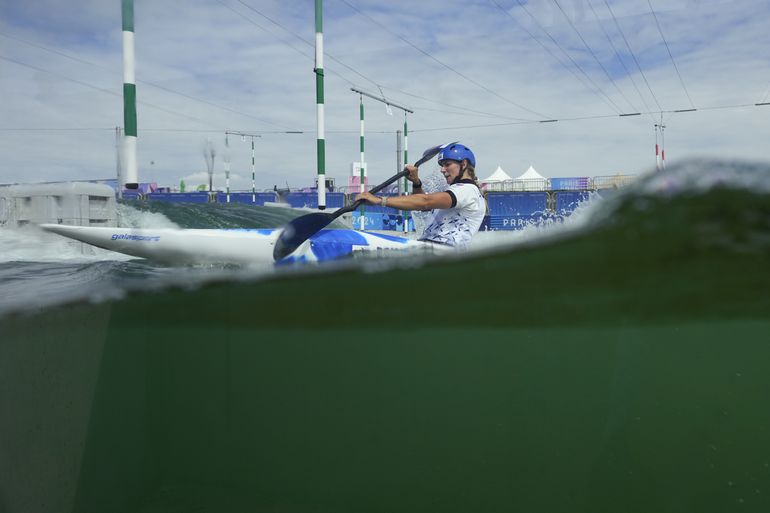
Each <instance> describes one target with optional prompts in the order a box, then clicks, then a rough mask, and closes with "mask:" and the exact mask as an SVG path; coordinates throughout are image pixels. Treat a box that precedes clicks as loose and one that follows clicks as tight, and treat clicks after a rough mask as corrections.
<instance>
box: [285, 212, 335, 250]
mask: <svg viewBox="0 0 770 513" xmlns="http://www.w3.org/2000/svg"><path fill="white" fill-rule="evenodd" d="M334 219H335V216H333V215H331V214H322V213H317V214H316V213H313V214H307V215H304V216H300V217H297V218H295V219H292V220H291V221H289V223H288V224H287V225H286V226H285V227H284V229H283V231H282V232H281V235H279V236H278V240H277V241H276V242H275V247H274V248H273V260H276V261H278V260H280V259H282V258H284V257H287V256H289V255H291V254H292V253H294V251H295V250H296V249H297V248H298V247H300V246H301V245H302V243H303V242H305V241H306V240H308V239H309V238H310V237H312V236H313V234H315V233H316V232H318V231H319V230H322V229H323V228H324V227H326V226H328V225H329V223H331V222H332V221H333V220H334Z"/></svg>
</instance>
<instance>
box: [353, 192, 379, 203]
mask: <svg viewBox="0 0 770 513" xmlns="http://www.w3.org/2000/svg"><path fill="white" fill-rule="evenodd" d="M358 200H362V201H363V202H364V203H367V204H369V205H379V204H380V198H378V197H377V196H375V195H374V194H372V193H371V192H362V193H361V194H357V195H356V201H358Z"/></svg>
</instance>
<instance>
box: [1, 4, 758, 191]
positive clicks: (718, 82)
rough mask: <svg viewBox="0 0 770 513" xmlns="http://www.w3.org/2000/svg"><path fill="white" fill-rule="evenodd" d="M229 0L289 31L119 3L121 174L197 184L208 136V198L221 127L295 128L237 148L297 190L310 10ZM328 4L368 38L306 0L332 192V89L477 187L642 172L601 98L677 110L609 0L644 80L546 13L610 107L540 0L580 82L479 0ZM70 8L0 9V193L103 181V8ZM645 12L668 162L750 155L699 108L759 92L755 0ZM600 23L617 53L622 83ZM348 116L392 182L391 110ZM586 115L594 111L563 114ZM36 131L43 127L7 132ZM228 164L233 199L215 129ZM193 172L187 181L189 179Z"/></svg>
mask: <svg viewBox="0 0 770 513" xmlns="http://www.w3.org/2000/svg"><path fill="white" fill-rule="evenodd" d="M244 1H245V2H246V3H247V4H249V5H251V6H253V7H254V8H255V9H258V10H259V11H261V12H263V13H264V14H266V15H267V16H270V17H271V18H272V19H274V20H276V21H277V22H279V23H280V24H282V25H283V26H285V27H286V28H288V29H289V30H290V31H291V32H292V34H290V33H287V32H286V31H284V30H283V29H281V28H278V27H276V26H275V25H273V24H272V23H271V22H269V21H267V20H266V19H264V18H262V17H260V16H259V15H258V14H257V13H255V12H254V11H252V10H250V9H248V8H246V7H244V6H243V5H242V4H241V3H239V2H237V1H234V0H223V2H224V3H225V4H226V5H227V6H229V7H230V8H227V7H225V6H223V5H222V4H221V3H218V2H209V1H203V0H195V1H189V2H185V3H184V7H183V8H180V4H179V3H178V2H163V1H161V2H157V1H150V0H136V1H135V15H136V55H137V79H138V81H139V82H138V85H137V90H138V99H139V101H140V104H139V106H138V121H139V143H138V151H139V155H138V158H139V164H140V178H141V179H143V180H145V181H158V182H160V183H161V184H164V185H176V184H178V183H179V180H180V179H182V178H185V180H186V181H188V178H190V177H198V175H200V174H201V173H200V170H201V169H205V162H204V160H203V157H202V156H201V152H200V147H201V142H202V141H204V140H205V139H206V138H207V137H211V138H212V139H213V140H214V143H215V145H216V148H217V152H218V156H217V159H216V162H215V167H216V172H217V175H216V179H215V182H221V185H219V184H218V185H217V186H224V177H223V174H222V173H223V171H222V169H223V168H222V165H223V158H222V155H223V151H224V132H225V130H240V131H246V132H258V131H276V130H304V131H305V134H302V135H289V134H278V133H273V134H270V133H264V134H262V137H261V138H259V139H257V140H256V159H255V160H256V165H255V167H256V170H255V174H256V181H257V187H258V188H260V189H263V188H269V189H272V187H273V185H279V186H285V185H286V184H288V185H290V186H293V187H301V186H307V185H310V184H312V183H313V181H314V179H315V170H316V158H315V155H316V142H315V125H316V120H315V75H314V74H313V69H312V68H313V58H312V56H313V48H312V46H309V45H307V44H305V43H304V42H302V41H300V40H299V39H298V38H297V36H299V37H301V38H303V39H305V40H307V41H310V42H311V43H312V41H313V37H314V23H313V17H314V12H313V8H312V3H307V2H306V3H292V2H288V3H287V2H280V1H277V0H260V1H258V0H244ZM347 1H349V2H350V3H352V4H353V5H355V6H356V7H357V8H358V9H359V10H360V11H362V12H363V13H365V14H366V15H367V16H370V17H371V18H373V19H374V20H376V21H377V22H378V23H379V24H382V25H384V26H386V27H387V30H386V29H384V28H383V27H381V26H379V25H378V24H375V23H372V22H371V21H370V20H368V19H367V18H365V17H363V16H362V15H360V14H358V13H356V12H355V11H354V10H352V9H351V8H350V7H348V6H347V5H346V4H345V3H344V2H342V1H341V0H327V1H326V2H325V14H324V15H325V18H324V36H325V47H326V53H327V55H326V57H325V70H326V80H325V93H326V98H325V99H326V106H325V107H326V130H327V136H326V155H327V159H326V170H327V175H328V176H330V177H334V178H336V179H337V183H338V184H343V183H344V182H346V180H347V175H348V173H349V168H350V162H351V161H354V160H358V157H359V155H358V144H359V141H358V138H359V135H358V129H359V125H358V97H357V95H355V94H354V93H352V92H351V91H350V87H351V84H355V85H356V86H358V87H360V88H363V89H365V90H367V91H370V92H373V93H377V92H378V91H377V87H376V86H375V85H374V84H373V83H372V82H370V81H369V80H367V79H371V80H373V81H374V82H376V83H377V84H379V85H381V86H382V87H383V88H384V90H385V92H386V93H387V94H388V95H389V96H390V97H391V98H392V99H393V101H395V102H397V103H400V104H403V105H406V106H409V107H410V108H412V109H413V110H414V111H415V113H414V115H410V117H409V129H410V135H409V155H410V160H415V159H416V157H418V156H419V154H420V153H421V151H422V149H424V148H426V147H429V146H433V145H435V144H438V143H441V142H446V141H449V140H458V139H459V140H462V141H463V142H464V143H466V144H467V145H468V146H470V147H471V148H473V150H474V151H475V152H476V154H477V160H478V162H479V174H480V175H487V174H489V173H491V172H492V171H493V170H494V169H495V167H496V166H497V165H498V164H500V165H502V166H503V167H504V168H505V169H506V170H508V172H509V173H511V174H515V173H517V172H518V171H523V170H525V169H526V167H527V166H529V165H530V164H533V165H535V167H536V168H537V169H538V170H539V171H540V172H541V173H543V174H545V175H547V176H576V175H603V174H613V173H617V172H625V173H638V172H641V171H643V170H645V169H649V168H650V167H651V166H652V165H653V164H654V153H653V148H654V132H653V123H654V121H655V120H656V119H658V120H659V115H655V116H650V115H643V116H638V117H629V118H620V117H618V116H617V114H618V112H617V111H616V110H615V108H614V107H613V106H612V104H611V102H614V104H616V105H618V106H619V107H620V109H621V110H622V111H627V110H630V109H631V106H629V105H628V103H627V101H626V99H627V100H628V101H630V103H631V104H632V105H633V107H635V108H636V109H638V110H645V108H644V105H643V104H644V103H646V104H647V105H648V106H649V107H650V108H652V109H656V108H657V107H656V106H655V100H654V99H653V97H652V95H651V94H650V92H649V89H648V87H647V85H646V84H645V81H644V79H645V78H646V80H647V82H649V84H650V88H651V89H652V91H653V93H654V95H655V99H657V101H658V102H659V103H660V105H661V106H662V107H663V108H664V109H666V110H672V109H685V108H689V107H690V105H689V100H688V98H687V95H686V94H685V92H684V89H683V87H682V84H681V83H680V80H679V77H678V76H677V74H676V71H675V69H674V67H673V65H672V63H671V59H670V58H669V56H668V53H667V50H666V47H665V45H664V44H663V41H662V39H661V37H660V32H659V31H658V28H657V26H656V24H655V20H654V18H653V16H652V15H651V14H650V12H649V9H648V8H647V5H646V4H647V3H646V2H638V1H636V0H634V1H631V0H612V1H610V2H609V4H610V6H611V7H612V9H613V12H614V13H615V15H616V16H617V21H618V24H619V25H620V26H621V27H622V29H623V33H624V34H625V35H626V37H627V38H628V44H629V45H630V46H631V48H632V49H633V51H634V53H635V55H636V57H637V59H638V60H639V62H640V64H641V65H642V67H643V71H644V77H642V75H641V74H640V73H639V71H638V70H637V69H636V64H635V63H634V62H633V60H631V59H630V58H629V56H628V52H627V51H626V48H625V43H624V42H623V40H622V38H621V37H620V34H619V32H618V30H617V28H616V26H615V24H614V21H613V20H612V18H611V17H610V15H609V11H608V10H607V8H606V6H605V5H604V1H603V0H590V2H591V3H590V5H589V3H588V1H589V0H572V1H566V0H560V2H559V5H561V6H562V8H563V9H564V11H565V12H566V13H567V15H568V16H569V20H570V21H571V22H572V24H573V25H574V28H575V29H577V30H578V31H579V32H580V35H581V36H582V37H583V38H584V39H585V41H586V43H588V45H589V47H590V48H591V49H592V50H593V51H594V53H595V54H596V56H597V58H598V59H599V61H600V62H601V63H602V65H603V66H605V68H606V69H607V70H608V71H610V73H612V76H613V79H614V81H615V83H616V85H617V87H618V88H619V89H620V90H621V91H622V95H621V94H619V93H618V91H617V90H616V88H615V86H614V85H613V84H612V83H611V82H610V80H609V79H608V78H607V76H606V75H605V74H604V72H603V71H602V69H601V68H600V66H599V65H598V64H597V63H596V61H595V60H594V59H593V57H592V56H591V55H590V53H589V52H588V51H587V50H586V49H585V47H584V46H583V43H582V42H581V40H580V38H579V37H578V35H577V34H576V32H575V30H574V29H573V27H572V26H570V24H569V23H568V22H567V19H566V18H565V17H564V15H562V14H561V12H560V11H559V10H558V9H557V7H556V6H555V4H554V3H553V2H542V1H530V2H528V3H526V2H522V3H524V5H526V6H527V8H528V9H529V10H530V12H532V14H534V15H535V16H536V18H537V19H538V23H539V24H540V25H541V26H542V27H545V28H546V30H548V32H549V33H550V34H551V36H553V38H554V39H555V40H556V41H557V42H558V45H559V46H560V47H561V48H562V49H563V50H564V51H566V52H568V54H569V56H570V57H571V58H572V59H574V60H575V61H576V62H577V63H578V64H580V66H581V67H582V69H583V70H584V71H585V73H586V74H587V75H588V77H590V79H587V78H586V77H585V76H583V75H582V72H581V71H579V70H577V69H576V68H574V66H573V65H572V63H571V62H570V61H569V59H568V58H567V57H566V56H565V54H564V53H562V50H561V49H559V47H557V46H556V45H554V43H553V42H552V41H551V40H550V39H549V38H548V37H547V36H546V35H545V34H544V33H543V32H542V31H541V29H540V28H539V27H538V26H537V24H535V23H534V22H533V21H532V20H531V18H529V15H528V14H526V12H524V9H523V7H522V6H521V5H520V3H519V2H518V0H496V1H497V3H499V4H500V5H501V6H503V8H504V9H505V11H507V12H508V13H510V15H511V16H512V17H513V18H514V19H515V21H514V19H512V18H511V17H509V16H508V15H507V14H506V13H505V12H502V11H501V10H500V9H498V8H497V7H496V6H495V5H494V4H493V3H492V2H491V1H490V0H476V1H474V2H460V1H453V2H445V1H438V0H430V1H423V2H405V1H403V0H397V1H391V2H383V1H382V0H347ZM12 4H13V5H12ZM74 4H75V5H74V6H73V2H70V3H67V4H61V3H60V2H58V1H54V0H39V1H37V2H32V3H19V2H13V3H11V2H5V3H2V4H0V57H2V58H0V93H2V95H3V101H2V103H0V105H2V107H0V128H2V129H4V130H2V131H0V159H2V168H0V169H1V170H0V182H24V181H36V180H57V179H60V180H66V179H78V178H104V177H108V176H112V175H114V173H115V160H116V159H115V134H114V127H115V126H119V125H122V124H123V121H122V109H123V107H122V99H121V91H122V58H121V32H120V31H121V25H120V9H119V2H102V1H97V0H91V1H85V0H78V1H76V2H74ZM652 5H653V6H654V7H655V9H656V13H657V16H658V20H659V22H660V24H661V28H662V30H663V32H664V35H665V36H666V40H667V42H668V44H669V48H670V49H671V51H672V53H673V55H674V58H675V60H676V64H677V67H678V68H679V71H680V73H681V76H682V80H683V82H684V84H685V86H686V87H687V91H688V92H689V95H690V97H691V98H692V100H693V103H694V104H695V106H696V107H698V108H699V111H698V112H694V113H685V114H666V115H665V116H664V120H665V123H666V125H667V130H666V133H665V135H666V152H667V159H668V160H669V162H672V161H675V160H677V159H681V158H685V157H689V156H700V155H705V156H720V157H727V158H751V159H767V157H768V154H767V150H766V149H765V148H766V144H765V143H764V141H766V140H767V139H768V138H770V126H769V125H768V123H767V116H768V113H770V110H766V109H770V107H754V106H751V107H746V108H728V109H710V108H711V107H723V106H734V105H741V104H753V103H755V102H758V101H759V100H761V99H762V97H763V95H764V94H765V92H766V90H767V86H768V83H769V82H770V72H768V71H767V70H768V69H770V67H769V66H768V64H770V62H768V61H769V60H770V58H768V57H767V55H766V54H767V52H766V51H765V49H766V48H767V47H768V46H770V32H769V31H767V29H766V21H765V20H766V19H767V17H768V15H770V6H769V5H768V4H767V2H765V1H760V0H739V1H733V2H726V1H722V0H678V1H675V2H662V0H654V1H652ZM590 6H593V7H594V9H595V11H596V13H597V15H598V17H599V20H598V21H597V19H596V17H595V16H594V14H593V12H592V11H591V9H590ZM233 11H237V12H238V13H241V15H242V16H241V15H238V14H236V13H235V12H233ZM244 16H245V17H248V18H249V19H251V20H252V21H253V22H254V23H250V22H249V21H247V20H245V19H244ZM255 24H258V25H260V26H262V27H265V28H267V29H268V30H267V31H266V30H263V29H261V28H259V27H257V26H256V25H255ZM522 27H525V28H526V30H529V31H530V32H531V33H532V34H534V35H535V36H536V37H537V38H538V39H539V41H540V42H541V43H542V46H541V44H538V43H537V42H536V41H533V40H532V38H531V37H530V36H529V35H528V34H527V33H526V31H525V30H524V29H523V28H522ZM602 29H604V30H606V31H607V33H608V34H609V35H610V37H612V40H613V43H614V44H615V46H616V47H617V48H618V49H619V50H620V51H621V52H622V56H623V59H624V61H623V62H624V63H625V64H626V66H627V67H628V69H629V70H630V71H631V72H632V73H633V75H632V76H633V82H632V80H631V78H630V77H628V76H625V72H623V70H622V68H621V66H620V63H619V62H618V61H617V58H616V56H615V54H614V51H613V49H612V47H611V45H610V44H609V43H608V42H607V38H606V36H605V34H604V31H603V30H602ZM8 36H10V37H8ZM399 36H400V37H399ZM401 37H403V38H405V39H407V40H408V41H409V42H410V43H412V44H414V45H416V46H418V47H419V48H420V49H422V50H424V51H425V52H427V53H429V54H430V55H431V57H429V56H426V55H425V54H424V53H421V52H420V51H419V50H417V49H415V48H414V47H413V46H411V45H410V44H409V43H407V42H405V41H404V40H402V39H401ZM23 41H27V42H29V43H32V44H27V43H25V42H23ZM41 46H43V47H46V48H49V49H50V50H51V51H46V50H44V49H42V48H40V47H41ZM543 46H545V47H547V48H548V49H549V50H550V51H551V53H553V55H555V56H556V58H554V57H553V56H552V55H549V53H548V52H547V51H546V50H544V49H543ZM62 54H66V55H68V56H71V57H72V58H67V57H65V56H64V55H62ZM332 57H336V58H338V59H339V60H341V61H343V62H344V63H345V64H347V65H348V66H350V67H352V68H354V69H355V70H356V71H358V72H359V73H360V74H362V75H364V76H365V77H367V78H363V77H361V76H360V75H357V74H356V73H354V72H353V71H351V70H349V69H347V68H345V67H344V66H341V65H340V64H338V63H336V62H335V61H334V59H333V58H332ZM557 58H558V60H557ZM9 59H10V60H9ZM434 59H435V60H434ZM81 61H86V62H81ZM437 61H440V62H437ZM559 61H561V63H560V62H559ZM87 63H92V64H93V65H91V64H87ZM441 63H444V64H445V65H447V66H451V67H452V68H454V69H456V70H458V71H460V72H461V73H462V74H463V75H465V76H466V77H467V79H466V78H463V77H462V76H460V75H458V74H456V73H453V72H452V71H450V70H449V69H447V67H446V66H445V65H444V64H441ZM566 68H570V69H571V70H572V71H569V70H568V69H566ZM340 75H341V76H342V77H341V76H340ZM576 76H579V77H580V79H578V78H576ZM468 79H470V80H468ZM472 82H476V84H474V83H472ZM150 83H152V84H156V85H157V86H160V87H161V88H158V87H154V86H152V85H150ZM592 83H593V84H595V86H594V85H592ZM634 83H635V84H636V88H638V89H639V92H640V93H641V94H642V96H643V98H644V101H642V100H641V99H640V98H639V94H638V93H637V90H636V88H635V86H634ZM479 84H480V85H479ZM485 88H486V89H488V90H491V91H494V93H496V94H492V93H490V92H489V91H487V90H485ZM596 88H598V90H597V89H596ZM168 90H171V91H173V92H169V91H168ZM600 91H601V92H600ZM406 93H409V94H406ZM410 94H411V95H418V96H422V97H424V98H427V99H429V100H432V101H428V100H424V99H420V98H416V97H414V96H410ZM604 95H607V96H608V97H609V98H610V99H611V102H609V101H608V100H607V99H605V98H603V96H604ZM623 96H625V98H626V99H624V98H623ZM191 97H193V98H197V99H200V100H201V101H196V100H194V99H191ZM501 97H503V98H504V99H503V98H501ZM765 101H767V99H765ZM436 102H438V103H436ZM512 103H517V104H520V105H521V106H523V107H526V109H529V110H531V111H535V112H538V113H542V114H543V115H544V116H547V117H552V118H558V119H560V120H562V121H560V122H558V123H548V124H540V123H528V124H514V123H516V122H515V121H514V120H513V119H511V118H524V119H534V120H537V119H539V118H538V116H536V115H534V114H532V113H531V112H528V111H527V110H523V109H521V108H518V107H516V106H515V105H513V104H512ZM447 105H452V106H454V107H449V106H447ZM365 106H366V127H367V135H366V160H367V161H368V163H369V172H370V177H371V180H372V181H373V182H375V183H376V182H378V181H380V180H382V179H384V178H386V177H388V176H390V175H391V174H393V173H394V172H395V171H396V161H395V158H396V157H395V131H396V130H399V129H401V128H402V126H403V115H402V114H401V113H400V112H399V111H394V115H393V116H388V115H387V114H386V113H385V110H384V108H383V106H382V105H380V104H378V103H376V102H374V101H372V100H367V101H366V102H365ZM457 107H460V108H462V109H466V110H461V109H459V108H457ZM471 111H477V112H471ZM479 112H481V113H486V114H487V115H484V114H479ZM490 114H491V116H490ZM597 116H608V117H606V118H598V119H582V120H574V121H569V119H570V118H596V117H597ZM506 123H507V124H506ZM480 125H486V126H484V127H480ZM492 125H497V126H492ZM452 127H458V128H452ZM472 127H473V128H472ZM42 128H47V129H56V130H23V129H42ZM9 129H10V130H9ZM75 129H82V130H75ZM230 152H231V160H232V163H231V168H232V170H233V177H232V182H233V187H234V188H243V189H250V188H251V145H250V140H246V141H245V142H244V141H241V140H240V139H239V138H237V137H231V138H230ZM150 162H154V163H153V164H150ZM203 174H204V175H205V177H204V178H203V179H200V180H198V181H199V182H200V183H204V182H205V183H207V182H208V176H207V174H206V173H205V171H204V172H203ZM236 175H237V178H236ZM196 179H197V178H196ZM190 180H191V181H194V180H192V178H190Z"/></svg>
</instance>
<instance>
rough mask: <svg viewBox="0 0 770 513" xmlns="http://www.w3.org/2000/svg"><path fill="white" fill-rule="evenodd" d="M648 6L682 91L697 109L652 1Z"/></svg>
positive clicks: (648, 1)
mask: <svg viewBox="0 0 770 513" xmlns="http://www.w3.org/2000/svg"><path fill="white" fill-rule="evenodd" d="M647 5H649V6H650V12H651V13H652V17H653V18H655V25H657V26H658V32H660V38H661V39H662V40H663V44H664V45H665V46H666V51H667V52H668V56H669V57H670V58H671V64H673V65H674V69H675V70H676V75H677V76H678V77H679V83H680V84H682V89H684V94H685V95H686V96H687V100H688V101H689V102H690V106H691V107H692V108H695V104H694V103H693V102H692V98H690V93H689V92H688V91H687V87H686V86H685V85H684V80H682V74H681V73H679V67H678V66H677V65H676V61H675V60H674V56H673V55H672V54H671V48H669V46H668V42H667V41H666V36H664V35H663V29H662V28H660V22H659V21H658V15H657V14H655V9H653V8H652V3H650V0H647Z"/></svg>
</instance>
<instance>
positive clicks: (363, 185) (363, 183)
mask: <svg viewBox="0 0 770 513" xmlns="http://www.w3.org/2000/svg"><path fill="white" fill-rule="evenodd" d="M359 96H360V97H361V103H360V104H359V109H358V110H359V113H360V114H361V141H360V144H361V148H360V150H361V165H360V168H359V180H360V181H361V192H364V191H366V164H365V163H364V95H359ZM364 214H365V207H364V205H363V204H361V218H360V219H361V230H362V231H363V230H365V229H366V218H365V217H364Z"/></svg>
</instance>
